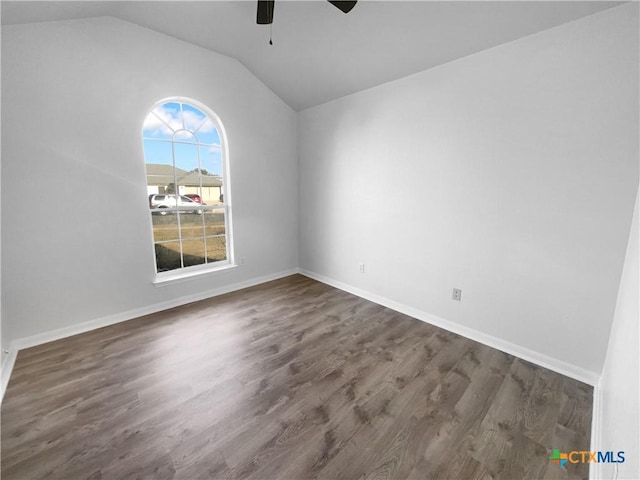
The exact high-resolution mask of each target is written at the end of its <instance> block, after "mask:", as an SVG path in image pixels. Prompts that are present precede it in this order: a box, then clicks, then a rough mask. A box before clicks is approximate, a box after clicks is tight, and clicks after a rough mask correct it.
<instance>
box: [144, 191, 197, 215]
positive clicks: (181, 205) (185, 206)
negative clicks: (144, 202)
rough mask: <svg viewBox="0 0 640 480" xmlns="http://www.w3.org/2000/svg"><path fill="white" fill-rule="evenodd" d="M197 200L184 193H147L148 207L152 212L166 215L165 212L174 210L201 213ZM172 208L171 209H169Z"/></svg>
mask: <svg viewBox="0 0 640 480" xmlns="http://www.w3.org/2000/svg"><path fill="white" fill-rule="evenodd" d="M199 207H201V205H200V204H199V203H198V202H194V201H193V200H191V199H190V198H189V197H185V196H184V195H174V194H153V195H149V208H150V209H151V210H153V212H152V213H158V214H160V215H166V214H167V213H175V211H176V210H179V211H181V212H191V213H197V214H199V215H200V214H202V208H199ZM169 209H172V210H173V211H172V210H169Z"/></svg>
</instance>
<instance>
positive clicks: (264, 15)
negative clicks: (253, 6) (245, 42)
mask: <svg viewBox="0 0 640 480" xmlns="http://www.w3.org/2000/svg"><path fill="white" fill-rule="evenodd" d="M347 3H350V2H347ZM275 4H276V2H275V0H258V14H257V15H256V22H257V23H258V25H269V24H270V23H273V7H274V6H275Z"/></svg>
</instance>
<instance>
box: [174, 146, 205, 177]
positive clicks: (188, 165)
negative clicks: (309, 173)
mask: <svg viewBox="0 0 640 480" xmlns="http://www.w3.org/2000/svg"><path fill="white" fill-rule="evenodd" d="M173 149H174V150H173V153H174V157H175V160H176V164H175V167H176V176H177V177H178V185H180V186H186V185H193V184H194V183H195V184H196V186H197V185H198V182H199V179H198V175H197V170H196V169H197V168H198V147H197V146H196V145H188V144H181V143H174V144H173ZM192 172H196V173H192Z"/></svg>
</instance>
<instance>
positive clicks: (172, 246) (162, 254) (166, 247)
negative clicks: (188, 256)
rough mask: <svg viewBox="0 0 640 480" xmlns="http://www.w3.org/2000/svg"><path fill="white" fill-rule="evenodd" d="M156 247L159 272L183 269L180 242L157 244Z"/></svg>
mask: <svg viewBox="0 0 640 480" xmlns="http://www.w3.org/2000/svg"><path fill="white" fill-rule="evenodd" d="M155 247H156V266H157V268H158V272H166V271H167V270H175V269H177V268H182V264H181V263H180V244H179V243H178V242H171V243H156V244H155Z"/></svg>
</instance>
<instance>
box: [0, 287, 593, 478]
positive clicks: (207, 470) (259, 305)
mask: <svg viewBox="0 0 640 480" xmlns="http://www.w3.org/2000/svg"><path fill="white" fill-rule="evenodd" d="M591 403H592V388H591V387H589V386H587V385H585V384H582V383H580V382H577V381H575V380H572V379H569V378H567V377H563V376H562V375H559V374H557V373H554V372H551V371H549V370H546V369H543V368H540V367H537V366H534V365H532V364H530V363H527V362H524V361H522V360H519V359H517V358H515V357H513V356H511V355H508V354H505V353H503V352H500V351H498V350H494V349H492V348H489V347H486V346H484V345H481V344H479V343H475V342H473V341H470V340H467V339H465V338H462V337H460V336H457V335H454V334H452V333H449V332H447V331H444V330H441V329H439V328H436V327H434V326H431V325H428V324H426V323H423V322H420V321H418V320H415V319H412V318H410V317H407V316H405V315H402V314H400V313H397V312H394V311H393V310H389V309H387V308H384V307H381V306H379V305H376V304H374V303H371V302H368V301H366V300H363V299H361V298H358V297H355V296H353V295H350V294H348V293H345V292H343V291H340V290H337V289H334V288H332V287H329V286H327V285H324V284H321V283H318V282H316V281H314V280H311V279H309V278H306V277H303V276H301V275H294V276H291V277H287V278H284V279H281V280H277V281H274V282H269V283H266V284H263V285H260V286H257V287H252V288H248V289H245V290H242V291H238V292H234V293H231V294H227V295H223V296H219V297H215V298H212V299H209V300H205V301H202V302H198V303H193V304H190V305H186V306H184V307H179V308H174V309H171V310H168V311H165V312H161V313H158V314H154V315H148V316H145V317H142V318H138V319H136V320H131V321H128V322H124V323H120V324H117V325H113V326H110V327H106V328H102V329H99V330H94V331H92V332H88V333H85V334H82V335H77V336H74V337H70V338H66V339H63V340H59V341H56V342H51V343H48V344H45V345H41V346H38V347H34V348H30V349H27V350H23V351H20V353H19V355H18V358H17V361H16V365H15V368H14V371H13V375H12V377H11V380H10V383H9V386H8V389H7V393H6V396H5V399H4V402H3V405H2V469H1V470H2V479H3V480H11V479H21V480H22V479H65V480H73V479H85V478H90V479H100V478H105V479H107V478H108V479H129V478H149V479H156V478H157V479H173V478H175V479H204V478H220V479H240V478H243V479H311V478H318V479H334V478H336V479H337V478H341V479H358V478H371V479H374V478H375V479H385V478H389V479H404V478H414V479H467V478H469V479H471V478H473V479H492V478H502V479H542V478H545V479H547V478H549V479H551V478H558V479H564V478H572V479H573V478H586V477H587V476H588V468H587V465H586V464H584V465H583V464H566V465H565V466H564V467H562V468H560V467H559V466H558V465H557V464H555V463H552V462H550V461H549V456H550V455H551V454H552V449H554V448H557V449H560V450H561V451H564V452H568V451H571V450H589V436H590V425H591V408H592V407H591Z"/></svg>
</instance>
